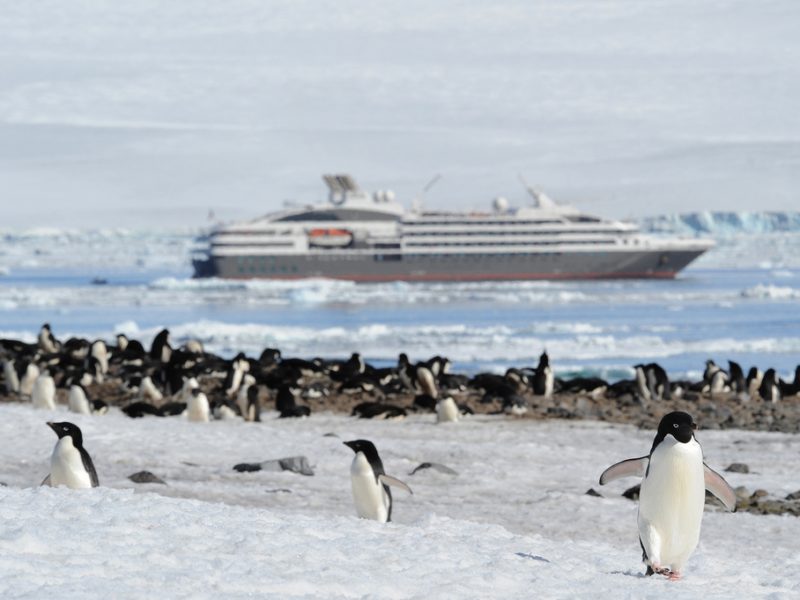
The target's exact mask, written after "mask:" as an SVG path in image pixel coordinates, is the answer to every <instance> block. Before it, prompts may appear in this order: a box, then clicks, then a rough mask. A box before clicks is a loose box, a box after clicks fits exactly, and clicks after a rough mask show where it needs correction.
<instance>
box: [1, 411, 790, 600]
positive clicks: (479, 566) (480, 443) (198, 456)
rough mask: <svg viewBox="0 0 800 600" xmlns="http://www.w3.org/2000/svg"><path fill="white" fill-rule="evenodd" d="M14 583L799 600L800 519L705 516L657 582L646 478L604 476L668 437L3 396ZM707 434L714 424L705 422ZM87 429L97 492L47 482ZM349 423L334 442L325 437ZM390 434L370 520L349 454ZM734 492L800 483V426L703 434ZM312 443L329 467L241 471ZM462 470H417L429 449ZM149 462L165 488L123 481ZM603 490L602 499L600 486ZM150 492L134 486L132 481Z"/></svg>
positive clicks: (80, 591)
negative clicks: (387, 489) (186, 410)
mask: <svg viewBox="0 0 800 600" xmlns="http://www.w3.org/2000/svg"><path fill="white" fill-rule="evenodd" d="M0 413H2V414H1V415H0V416H2V418H1V419H0V437H2V439H3V440H4V443H3V444H2V446H0V461H2V463H1V464H3V465H4V466H3V470H2V472H0V481H3V482H5V483H6V484H8V487H2V488H0V515H2V517H1V518H0V523H2V526H0V596H2V597H3V598H32V597H42V596H46V595H52V594H54V593H56V594H57V595H58V597H59V598H107V597H110V596H113V597H116V598H133V597H145V596H152V595H158V596H159V597H170V598H190V597H191V598H211V597H220V596H224V597H230V598H237V597H245V596H252V595H256V596H259V597H276V598H277V597H281V598H287V597H291V598H312V597H326V598H361V597H374V598H422V597H425V598H451V597H454V596H461V597H470V598H481V597H483V598H486V597H497V598H523V597H526V598H527V597H530V596H531V594H534V595H537V596H539V597H548V598H568V597H569V598H573V597H589V596H591V597H614V598H666V597H672V596H673V595H674V593H675V591H676V590H680V593H681V597H688V598H695V597H696V598H701V597H702V598H725V599H726V600H727V599H728V598H730V597H731V593H732V590H734V589H735V590H736V591H735V594H736V595H737V596H748V597H766V596H769V595H772V596H771V597H776V598H781V597H790V596H791V595H792V594H793V593H796V590H797V589H798V587H800V576H798V574H797V569H796V561H797V558H796V540H797V537H798V535H800V520H798V519H796V518H794V517H776V516H770V517H765V516H756V515H752V514H746V513H735V514H730V513H724V512H718V511H716V510H715V509H707V510H706V514H705V517H704V526H703V531H702V533H701V541H700V545H699V547H698V549H697V551H696V552H695V553H694V555H693V556H692V557H691V559H690V560H689V563H688V565H687V567H686V570H685V578H684V580H683V581H682V582H681V583H677V584H673V583H670V582H667V581H666V580H664V579H661V578H642V577H640V573H641V572H642V565H641V563H640V550H639V546H638V542H637V532H636V506H635V504H634V503H632V502H630V501H628V500H626V499H624V498H622V497H620V495H619V494H620V493H621V491H622V490H623V489H625V487H626V486H628V485H632V484H633V483H634V482H635V481H634V480H628V481H620V482H614V483H613V484H611V485H609V486H608V489H606V488H600V487H599V486H598V485H597V478H598V476H599V474H600V473H601V472H602V470H603V469H604V468H605V467H607V466H608V465H609V464H611V463H612V462H615V461H616V460H619V459H622V458H628V457H630V456H639V455H641V454H643V453H645V452H646V451H647V449H648V448H649V446H650V443H651V441H652V436H653V432H652V431H638V430H636V429H635V428H633V427H630V426H619V425H609V424H602V423H589V422H563V421H547V422H533V421H528V420H524V421H517V420H512V419H506V418H501V417H480V418H471V419H464V420H462V421H460V422H459V423H453V424H447V425H435V424H434V420H435V416H434V415H428V416H415V417H412V418H409V419H407V420H405V421H400V422H380V421H378V422H373V421H364V420H356V419H351V418H348V417H343V416H336V415H330V414H315V415H312V416H311V417H310V418H308V419H301V420H278V419H276V418H275V413H272V412H267V413H264V415H263V416H264V417H265V421H264V422H262V423H244V422H236V421H218V422H212V423H208V424H199V423H189V422H188V421H186V420H183V419H181V418H171V419H155V418H145V419H138V420H131V419H128V418H127V417H125V416H124V415H122V414H121V413H119V412H117V411H112V412H111V413H110V414H108V415H106V416H103V417H92V416H84V415H74V414H69V413H66V412H65V411H63V410H59V411H56V412H48V411H35V410H33V409H32V408H31V407H29V406H25V405H8V404H6V405H3V406H0ZM696 418H698V420H699V423H700V426H701V428H702V418H700V415H696ZM51 419H58V420H71V421H73V422H75V423H76V424H77V425H79V426H80V427H81V429H82V431H83V433H84V439H85V446H86V448H87V449H88V450H89V452H90V453H91V455H92V457H93V459H94V462H95V464H96V466H97V470H98V474H99V477H100V483H101V486H102V487H100V488H97V489H94V490H88V491H86V490H82V491H70V490H66V489H48V488H40V487H37V486H38V483H39V482H40V481H41V479H42V478H43V477H44V475H45V474H46V473H47V469H48V460H49V454H50V452H51V451H52V447H53V445H54V443H55V436H54V435H53V434H52V432H51V431H50V430H49V428H48V427H46V426H45V421H47V420H51ZM329 434H334V435H329ZM355 438H367V439H370V440H372V441H373V442H375V444H376V446H377V447H378V450H379V452H380V453H381V456H382V458H383V462H384V465H385V467H386V470H387V472H388V473H389V474H392V475H394V476H397V477H399V478H401V479H403V480H404V481H406V482H407V483H408V484H409V485H410V486H411V488H412V489H413V490H414V495H413V496H409V495H407V494H404V493H402V492H399V491H398V492H397V493H395V494H394V496H395V504H394V518H395V521H394V522H393V523H391V524H388V525H379V524H377V523H374V522H370V521H363V520H359V519H357V518H355V516H354V508H353V504H352V499H351V497H350V484H349V464H350V460H351V458H352V452H351V451H350V450H349V449H348V448H346V447H345V446H344V445H343V444H342V442H343V441H346V440H349V439H355ZM698 438H699V439H700V441H701V443H702V444H703V447H704V451H705V455H706V459H707V461H708V463H709V464H710V465H711V466H712V467H715V468H717V469H718V470H721V469H722V468H724V466H726V465H727V464H729V463H730V462H745V463H747V464H748V465H749V466H750V469H751V473H750V474H736V473H728V474H726V477H727V478H728V480H729V482H730V483H731V484H732V485H734V486H737V485H746V486H747V487H748V489H751V490H753V489H756V488H764V489H767V490H768V491H769V492H770V493H772V494H775V495H776V496H779V497H782V496H784V495H786V494H787V493H790V492H793V491H795V490H796V489H797V488H798V487H800V467H798V465H797V462H796V461H785V462H780V461H777V460H775V457H776V456H786V457H789V456H795V455H797V452H798V450H800V438H798V436H791V435H783V434H772V433H759V432H742V431H702V430H701V431H699V432H698ZM301 454H302V455H306V456H308V458H309V460H310V462H311V464H312V466H313V467H314V470H315V473H316V474H315V475H314V476H313V477H304V476H301V475H297V474H293V473H289V472H274V471H261V472H257V473H246V474H240V473H236V472H234V471H233V470H232V466H233V465H234V464H236V463H238V462H243V461H249V462H252V461H259V460H265V459H269V458H280V457H284V456H294V455H301ZM423 461H432V462H439V463H442V464H445V465H447V466H449V467H450V468H452V469H455V471H457V473H458V474H457V475H455V476H453V475H447V474H444V473H439V472H433V471H430V470H426V471H421V472H418V473H417V474H416V475H413V476H411V475H409V473H410V471H411V470H412V469H413V468H414V467H416V466H417V465H418V464H419V463H420V462H423ZM142 469H147V470H151V471H153V472H154V473H156V474H157V475H159V476H160V477H162V478H163V479H165V480H166V482H167V484H168V485H166V486H160V485H156V484H149V485H144V486H137V485H135V484H133V483H132V482H130V481H129V480H128V479H127V476H128V475H130V474H132V473H134V472H136V471H139V470H142ZM590 487H594V488H595V489H598V490H600V491H602V493H603V494H604V496H605V497H604V498H594V497H591V496H587V495H585V492H586V490H587V489H589V488H590ZM132 490H135V491H132Z"/></svg>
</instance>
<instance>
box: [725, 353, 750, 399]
mask: <svg viewBox="0 0 800 600" xmlns="http://www.w3.org/2000/svg"><path fill="white" fill-rule="evenodd" d="M728 385H729V386H730V388H731V391H732V392H733V393H735V394H743V393H745V392H747V384H746V383H745V379H744V371H742V367H741V365H740V364H739V363H737V362H735V361H732V360H729V361H728Z"/></svg>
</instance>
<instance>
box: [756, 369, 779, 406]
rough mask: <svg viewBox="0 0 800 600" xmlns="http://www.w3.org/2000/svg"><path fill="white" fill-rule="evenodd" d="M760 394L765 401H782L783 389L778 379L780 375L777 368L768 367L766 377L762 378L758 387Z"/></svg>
mask: <svg viewBox="0 0 800 600" xmlns="http://www.w3.org/2000/svg"><path fill="white" fill-rule="evenodd" d="M758 395H759V396H761V399H762V400H764V402H772V403H773V404H774V403H776V402H780V400H781V389H780V383H779V381H778V376H777V374H776V373H775V369H767V370H766V372H765V373H764V377H763V378H762V379H761V385H760V386H759V388H758Z"/></svg>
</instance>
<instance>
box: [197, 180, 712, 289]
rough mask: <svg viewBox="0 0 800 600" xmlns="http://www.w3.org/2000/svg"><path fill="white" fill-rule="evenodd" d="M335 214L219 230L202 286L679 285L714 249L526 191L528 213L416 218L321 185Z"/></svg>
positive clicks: (388, 199)
mask: <svg viewBox="0 0 800 600" xmlns="http://www.w3.org/2000/svg"><path fill="white" fill-rule="evenodd" d="M323 179H324V180H325V183H326V184H327V186H328V191H329V194H328V199H327V202H324V203H321V204H317V205H309V206H303V207H287V208H285V209H284V210H281V211H279V212H275V213H272V214H268V215H266V216H263V217H261V218H257V219H253V220H251V221H244V222H239V223H233V224H229V225H221V226H218V227H216V228H215V229H214V230H213V231H211V232H210V234H209V235H208V236H206V237H205V239H204V240H202V247H199V248H198V251H197V252H196V254H195V256H194V259H193V265H194V269H195V276H196V277H223V278H239V279H250V278H259V279H300V278H307V277H326V278H333V279H345V280H351V281H360V282H379V281H485V280H526V279H527V280H536V279H616V278H672V277H674V276H675V275H676V274H677V273H678V272H679V271H680V270H681V269H683V268H684V267H686V265H688V264H689V263H690V262H692V261H693V260H694V259H695V258H697V257H698V256H700V255H701V254H703V252H705V251H706V250H708V249H709V248H710V247H711V246H712V245H713V242H711V241H710V240H702V239H694V238H677V237H672V238H665V237H656V236H652V235H646V234H643V233H642V232H640V231H639V229H638V227H637V226H636V225H634V224H631V223H625V222H621V221H614V220H607V219H601V218H598V217H593V216H589V215H586V214H583V213H581V212H579V211H578V210H577V209H575V208H574V207H571V206H567V205H563V204H557V203H556V202H554V201H552V200H551V199H550V198H548V197H547V196H546V195H544V194H542V193H540V192H538V191H536V190H533V189H532V188H529V191H530V193H531V196H532V202H531V205H530V206H524V207H519V208H512V207H510V206H509V204H508V202H507V201H506V200H505V199H504V198H496V199H495V200H494V202H493V204H492V206H491V210H488V211H485V212H480V211H475V212H447V211H438V210H437V211H429V210H423V209H422V208H421V207H420V206H414V207H412V208H411V209H410V210H406V208H405V207H404V206H403V205H402V204H401V203H399V202H397V201H396V200H395V198H394V194H393V193H392V192H390V191H378V192H375V193H372V194H369V193H366V192H364V191H362V190H361V189H360V188H359V187H358V185H357V184H356V182H355V181H354V180H353V178H352V177H350V176H349V175H325V176H323Z"/></svg>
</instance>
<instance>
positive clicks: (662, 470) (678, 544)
mask: <svg viewBox="0 0 800 600" xmlns="http://www.w3.org/2000/svg"><path fill="white" fill-rule="evenodd" d="M695 429H696V425H695V424H694V422H693V420H692V417H691V415H689V414H687V413H685V412H671V413H669V414H668V415H665V416H664V418H662V419H661V422H660V423H659V424H658V433H656V437H655V439H654V440H653V447H652V448H651V449H650V454H649V455H648V456H642V457H640V458H631V459H628V460H624V461H622V462H619V463H617V464H615V465H612V466H610V467H609V468H608V469H606V470H605V471H604V472H603V474H602V475H601V476H600V485H605V484H606V483H608V482H609V481H614V480H615V479H620V478H622V477H629V476H637V477H643V479H642V485H641V488H640V490H639V518H638V521H639V542H640V544H641V546H642V551H643V560H644V562H645V564H646V565H647V575H652V574H653V573H658V574H660V575H666V576H668V577H669V578H670V579H673V580H674V579H680V576H681V569H682V568H683V566H684V565H685V564H686V561H687V560H688V559H689V556H690V555H691V553H692V552H693V551H694V549H695V547H696V546H697V542H698V540H699V539H700V522H701V520H702V518H703V507H704V505H705V496H706V495H705V491H706V489H708V491H710V492H711V493H712V494H714V495H715V496H716V497H717V498H719V499H720V500H721V501H722V503H723V504H724V505H725V508H727V509H728V510H730V511H734V510H736V493H735V492H734V491H733V490H732V489H731V487H730V486H729V485H728V483H727V482H726V481H725V480H724V479H723V478H722V476H721V475H719V474H718V473H716V472H714V471H712V470H711V469H710V468H708V466H706V464H705V463H704V462H703V450H702V448H701V447H700V444H698V443H697V440H696V439H695V437H694V430H695Z"/></svg>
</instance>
